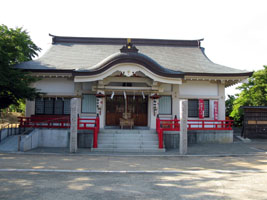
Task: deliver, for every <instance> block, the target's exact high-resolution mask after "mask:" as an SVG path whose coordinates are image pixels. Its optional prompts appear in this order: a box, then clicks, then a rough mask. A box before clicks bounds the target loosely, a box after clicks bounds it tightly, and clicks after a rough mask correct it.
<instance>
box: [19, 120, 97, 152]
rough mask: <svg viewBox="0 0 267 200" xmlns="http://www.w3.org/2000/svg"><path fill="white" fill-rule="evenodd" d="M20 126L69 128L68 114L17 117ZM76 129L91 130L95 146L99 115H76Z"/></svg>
mask: <svg viewBox="0 0 267 200" xmlns="http://www.w3.org/2000/svg"><path fill="white" fill-rule="evenodd" d="M18 118H19V123H20V127H33V128H70V125H71V123H70V116H31V117H18ZM77 129H78V130H93V132H94V133H93V134H94V137H93V138H94V139H93V147H94V148H97V138H98V132H99V117H98V116H97V117H96V118H80V117H78V124H77Z"/></svg>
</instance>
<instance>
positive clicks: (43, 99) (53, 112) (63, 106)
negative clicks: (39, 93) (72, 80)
mask: <svg viewBox="0 0 267 200" xmlns="http://www.w3.org/2000/svg"><path fill="white" fill-rule="evenodd" d="M49 98H50V99H51V100H52V101H53V108H52V109H53V111H52V114H46V113H45V100H46V99H49ZM58 98H61V100H62V101H63V103H62V108H61V109H62V114H55V110H56V109H55V101H56V98H55V97H44V98H36V99H35V100H34V102H35V106H34V115H70V113H69V114H65V113H64V108H65V104H64V101H65V100H63V98H64V97H58ZM65 99H70V98H65ZM37 100H40V101H43V102H44V103H43V113H36V110H37V109H36V108H37V104H36V101H37Z"/></svg>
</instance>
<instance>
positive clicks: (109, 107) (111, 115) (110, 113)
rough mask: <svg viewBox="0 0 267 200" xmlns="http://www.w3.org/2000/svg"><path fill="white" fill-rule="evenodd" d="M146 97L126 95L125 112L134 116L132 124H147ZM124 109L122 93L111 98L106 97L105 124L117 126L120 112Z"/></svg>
mask: <svg viewBox="0 0 267 200" xmlns="http://www.w3.org/2000/svg"><path fill="white" fill-rule="evenodd" d="M147 98H148V97H147V96H146V97H145V99H143V96H135V97H134V96H132V95H127V112H129V113H131V115H132V118H134V126H147V113H148V99H147ZM124 111H125V99H124V96H123V95H115V96H114V97H113V99H111V98H110V96H107V97H106V126H119V125H120V118H121V117H122V113H124Z"/></svg>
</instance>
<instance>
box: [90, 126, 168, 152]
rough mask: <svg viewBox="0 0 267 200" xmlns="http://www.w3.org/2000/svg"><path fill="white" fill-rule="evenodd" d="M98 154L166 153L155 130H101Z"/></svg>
mask: <svg viewBox="0 0 267 200" xmlns="http://www.w3.org/2000/svg"><path fill="white" fill-rule="evenodd" d="M92 151H96V152H164V151H165V149H159V148H158V135H157V133H156V131H155V130H120V129H101V130H100V132H99V135H98V148H96V149H92Z"/></svg>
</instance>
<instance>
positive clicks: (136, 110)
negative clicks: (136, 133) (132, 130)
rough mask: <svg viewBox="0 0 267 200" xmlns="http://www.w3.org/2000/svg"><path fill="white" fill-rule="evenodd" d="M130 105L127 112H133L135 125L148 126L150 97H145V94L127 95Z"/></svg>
mask: <svg viewBox="0 0 267 200" xmlns="http://www.w3.org/2000/svg"><path fill="white" fill-rule="evenodd" d="M127 97H128V98H127V100H128V105H127V112H129V113H132V117H133V118H134V125H135V126H147V113H148V106H147V104H148V99H147V98H148V97H147V96H146V97H145V99H143V96H135V97H134V96H127Z"/></svg>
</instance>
